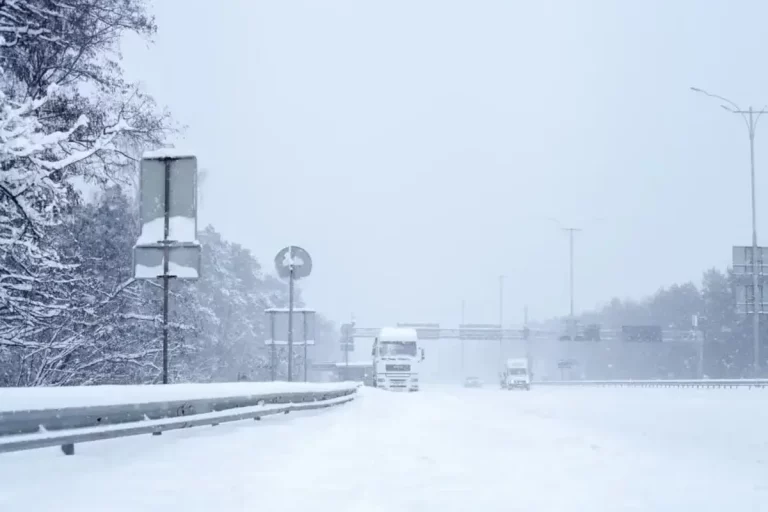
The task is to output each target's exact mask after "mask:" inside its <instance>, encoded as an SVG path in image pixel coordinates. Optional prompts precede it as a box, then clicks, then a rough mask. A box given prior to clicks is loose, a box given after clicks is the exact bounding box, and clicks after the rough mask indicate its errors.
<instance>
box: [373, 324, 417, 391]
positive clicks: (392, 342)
mask: <svg viewBox="0 0 768 512" xmlns="http://www.w3.org/2000/svg"><path fill="white" fill-rule="evenodd" d="M372 355H373V386H374V387H377V388H382V389H387V390H390V391H409V392H413V391H418V390H419V366H420V364H421V362H422V361H423V360H424V349H423V348H419V338H418V335H417V333H416V329H412V328H405V327H385V328H383V329H381V331H379V335H378V336H376V338H375V340H374V342H373V351H372Z"/></svg>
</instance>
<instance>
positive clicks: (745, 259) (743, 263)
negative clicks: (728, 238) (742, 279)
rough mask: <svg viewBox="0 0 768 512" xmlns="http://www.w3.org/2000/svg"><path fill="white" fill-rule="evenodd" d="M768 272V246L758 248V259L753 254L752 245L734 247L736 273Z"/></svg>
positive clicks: (734, 271) (734, 270)
mask: <svg viewBox="0 0 768 512" xmlns="http://www.w3.org/2000/svg"><path fill="white" fill-rule="evenodd" d="M755 270H756V271H757V273H758V274H766V272H768V247H758V248H757V259H755V258H753V256H752V247H751V246H734V247H733V273H734V274H736V275H752V273H753V272H754V271H755Z"/></svg>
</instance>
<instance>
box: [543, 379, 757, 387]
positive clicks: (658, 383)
mask: <svg viewBox="0 0 768 512" xmlns="http://www.w3.org/2000/svg"><path fill="white" fill-rule="evenodd" d="M532 385H533V386H572V387H587V386H592V387H627V388H749V389H752V388H768V379H688V380H686V379H667V380H560V381H542V382H534V383H533V384H532Z"/></svg>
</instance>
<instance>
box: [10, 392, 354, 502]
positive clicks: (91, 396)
mask: <svg viewBox="0 0 768 512" xmlns="http://www.w3.org/2000/svg"><path fill="white" fill-rule="evenodd" d="M356 386H357V383H354V382H329V383H312V382H310V383H304V382H225V383H216V384H167V385H160V384H158V385H146V386H78V387H36V388H0V412H4V411H14V410H35V409H54V408H64V407H84V406H92V405H115V404H134V403H147V402H163V401H169V400H192V399H205V398H216V397H227V396H245V395H256V394H265V393H282V392H304V391H332V390H338V389H350V388H354V387H356ZM0 510H2V509H1V508H0Z"/></svg>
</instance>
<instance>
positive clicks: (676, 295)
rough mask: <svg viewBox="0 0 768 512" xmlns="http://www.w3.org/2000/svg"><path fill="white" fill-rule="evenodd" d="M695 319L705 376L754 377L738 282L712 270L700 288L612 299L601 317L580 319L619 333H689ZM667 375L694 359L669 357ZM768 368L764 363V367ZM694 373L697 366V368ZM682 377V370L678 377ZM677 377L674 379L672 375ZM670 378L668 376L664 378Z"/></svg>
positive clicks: (765, 352) (767, 342)
mask: <svg viewBox="0 0 768 512" xmlns="http://www.w3.org/2000/svg"><path fill="white" fill-rule="evenodd" d="M693 315H699V316H700V319H699V328H700V329H701V330H702V331H703V333H704V336H705V340H706V351H705V371H706V373H707V375H709V376H710V377H713V378H714V377H722V378H735V377H743V376H749V375H751V371H752V369H751V365H752V361H753V345H752V343H753V342H752V320H751V318H750V317H745V316H742V315H738V314H737V313H736V299H735V291H734V280H733V276H732V275H731V274H730V273H728V274H724V273H722V272H720V271H719V270H716V269H711V270H708V271H707V272H705V273H704V275H703V277H702V282H701V285H699V286H697V285H696V284H694V283H684V284H681V285H672V286H670V287H668V288H662V289H660V290H659V291H658V292H656V293H655V294H654V295H653V296H651V297H648V298H646V299H644V300H639V301H635V300H626V299H625V300H621V299H619V298H614V299H612V300H611V301H610V302H609V303H608V304H606V305H605V306H603V307H602V308H601V309H599V310H597V311H592V312H588V313H584V314H583V315H581V316H580V318H579V322H580V324H581V325H586V324H594V323H597V324H601V325H602V326H603V327H605V328H613V329H619V328H621V326H622V325H660V326H662V327H663V328H664V329H690V328H691V319H692V316H693ZM761 339H762V343H761V354H762V356H763V357H762V359H763V361H765V360H766V356H768V319H765V320H763V322H762V324H761ZM667 357H668V358H669V359H670V360H669V361H663V362H660V366H663V367H664V368H665V369H667V368H669V369H672V368H678V369H679V368H681V367H682V365H683V363H685V365H686V366H689V367H690V366H691V363H690V362H689V361H685V359H686V358H689V359H693V358H694V357H693V355H692V354H691V353H680V352H671V351H670V352H668V355H667ZM763 366H765V363H763ZM694 367H695V366H694ZM677 373H678V374H680V373H683V372H682V370H678V371H677ZM673 374H674V373H673ZM662 376H666V375H662Z"/></svg>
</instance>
